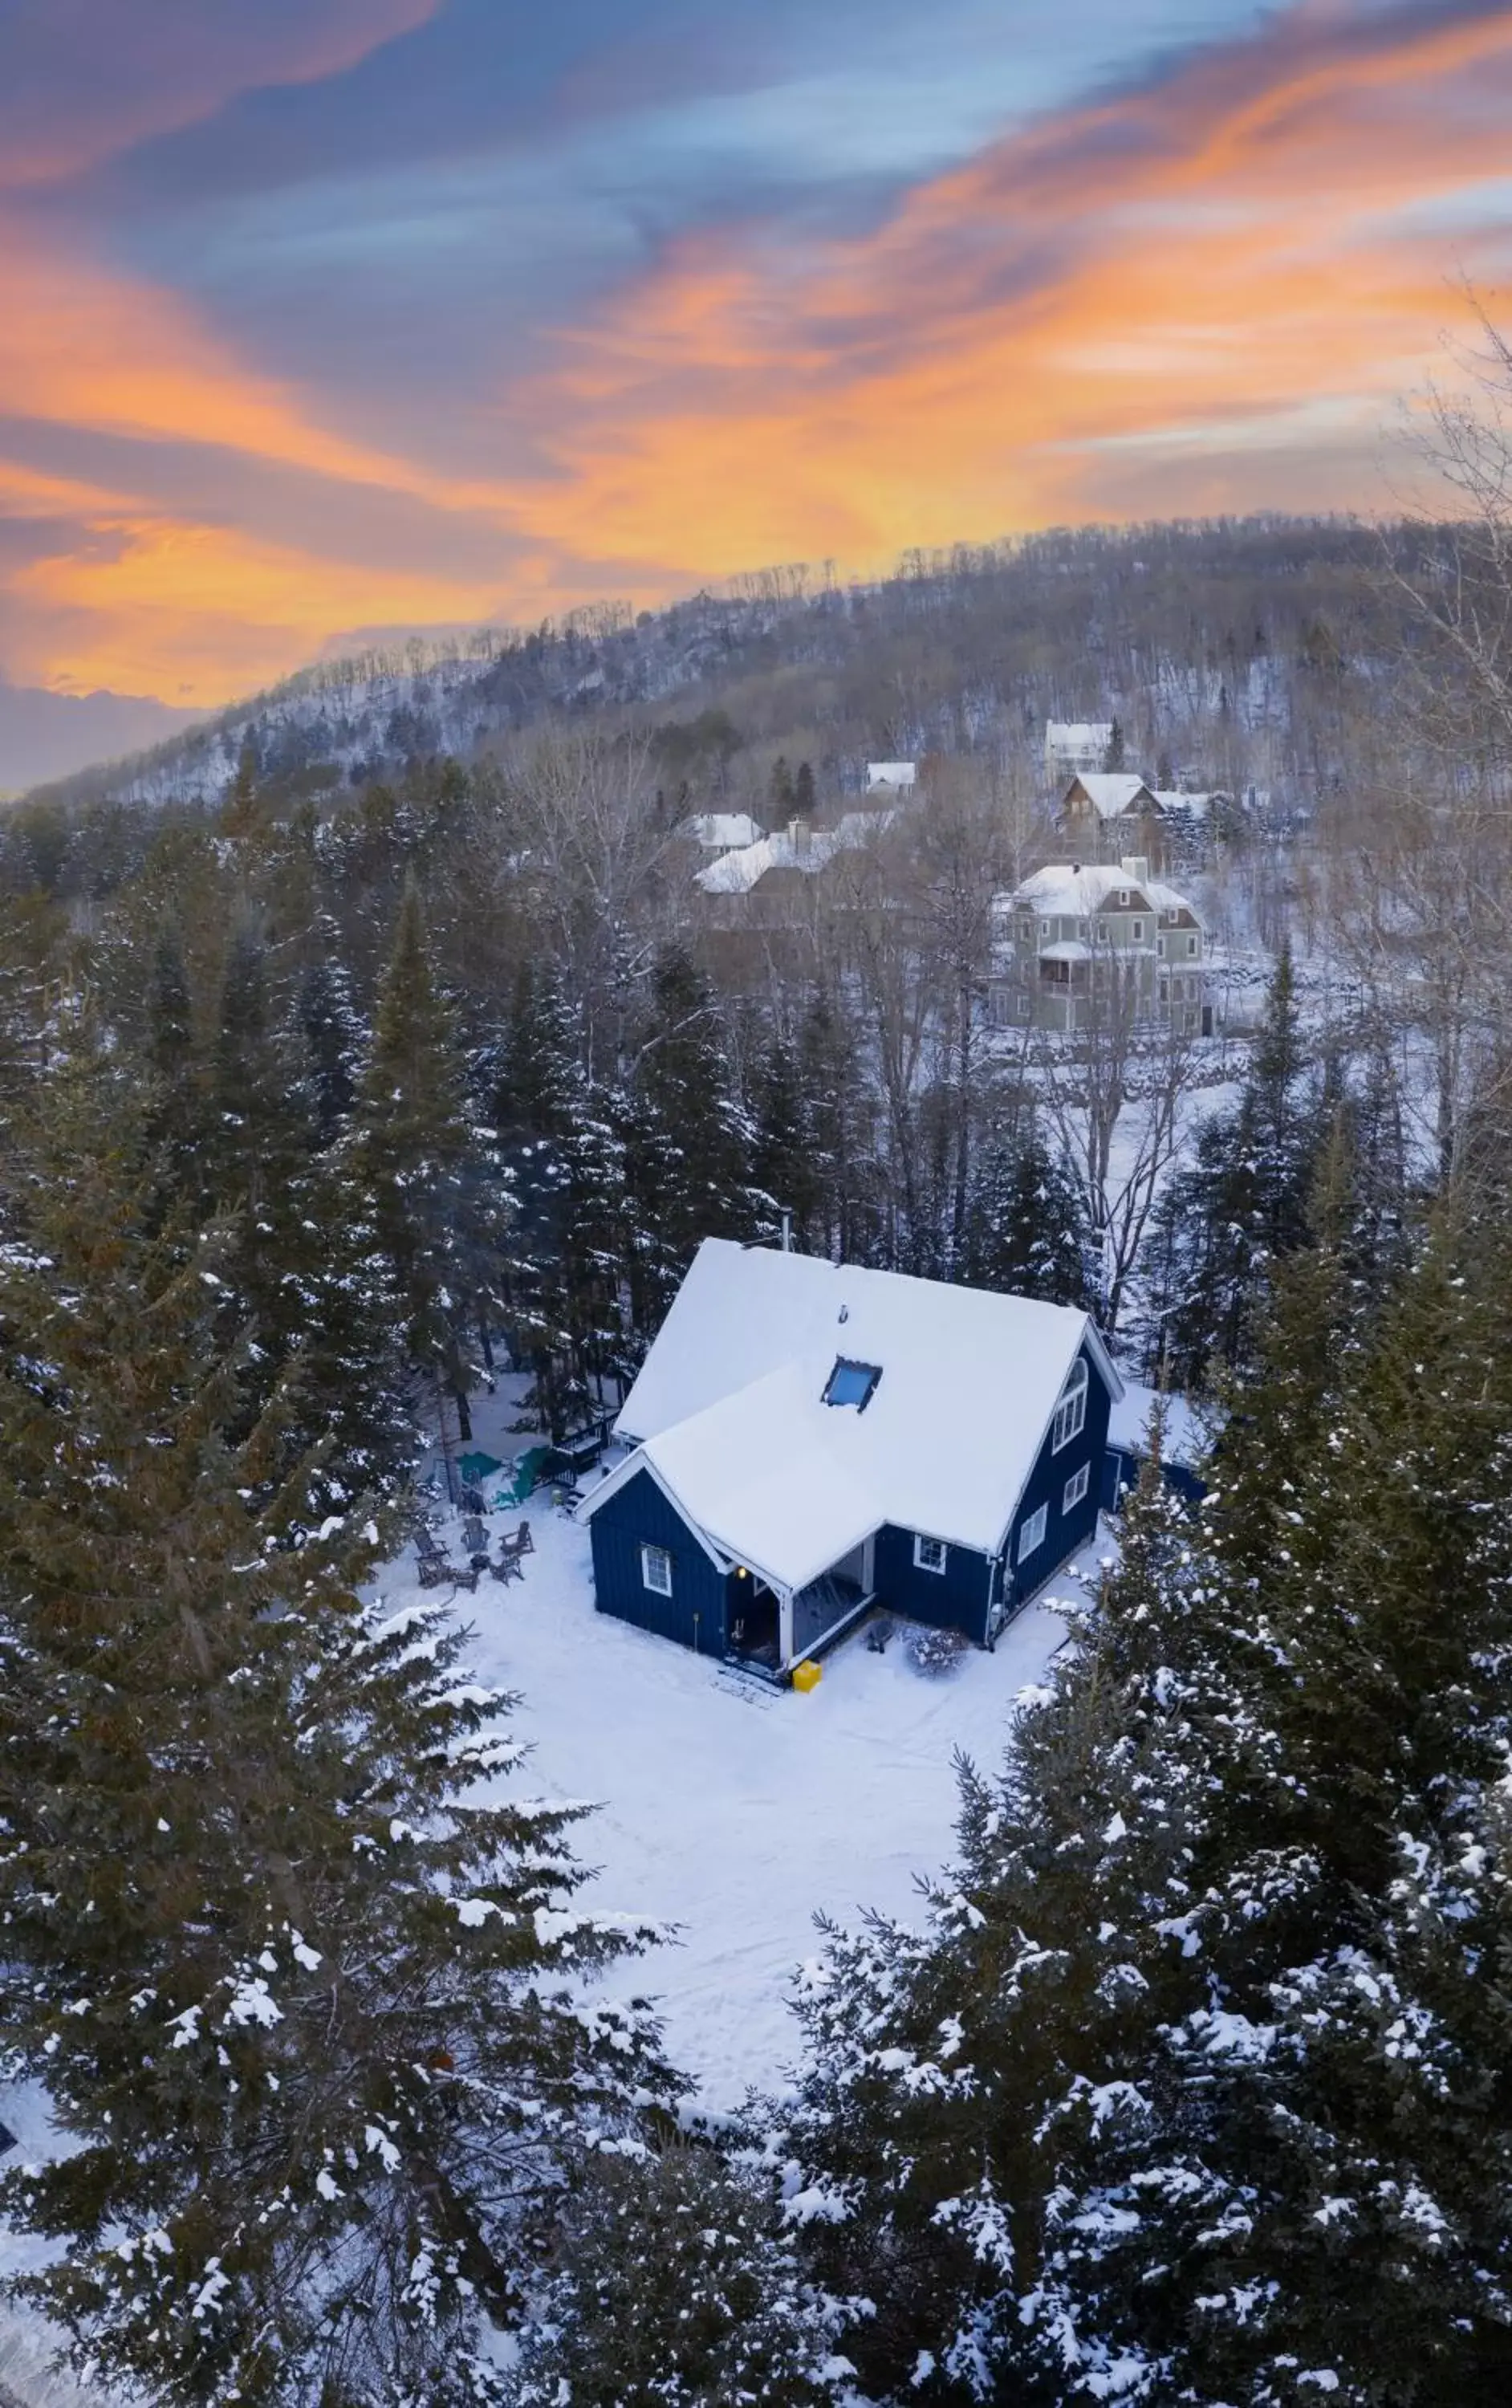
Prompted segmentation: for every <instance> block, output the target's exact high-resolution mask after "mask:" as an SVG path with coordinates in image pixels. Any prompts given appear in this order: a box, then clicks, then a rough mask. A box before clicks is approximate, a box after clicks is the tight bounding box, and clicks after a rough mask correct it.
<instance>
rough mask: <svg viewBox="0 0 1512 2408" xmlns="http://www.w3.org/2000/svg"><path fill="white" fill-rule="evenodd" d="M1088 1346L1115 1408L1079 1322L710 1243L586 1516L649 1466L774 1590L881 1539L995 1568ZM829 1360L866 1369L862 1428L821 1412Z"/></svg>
mask: <svg viewBox="0 0 1512 2408" xmlns="http://www.w3.org/2000/svg"><path fill="white" fill-rule="evenodd" d="M1087 1340H1090V1341H1091V1346H1092V1350H1093V1354H1094V1356H1095V1358H1096V1360H1097V1362H1098V1364H1099V1368H1100V1369H1102V1371H1103V1375H1104V1377H1105V1379H1106V1381H1107V1383H1108V1385H1109V1387H1110V1388H1111V1390H1112V1391H1113V1393H1114V1394H1115V1395H1119V1394H1120V1393H1121V1389H1120V1382H1119V1378H1118V1374H1117V1373H1116V1372H1115V1371H1114V1369H1113V1367H1112V1365H1111V1364H1110V1363H1109V1362H1108V1360H1107V1357H1106V1355H1105V1353H1104V1351H1103V1346H1102V1341H1101V1340H1100V1339H1099V1338H1098V1337H1097V1334H1096V1332H1095V1330H1094V1329H1093V1328H1092V1326H1091V1322H1090V1321H1089V1320H1088V1317H1087V1315H1086V1314H1085V1313H1083V1312H1073V1311H1071V1310H1070V1309H1069V1308H1067V1307H1065V1306H1063V1305H1054V1304H1039V1303H1035V1302H1034V1301H1032V1300H1031V1299H1030V1298H1028V1297H1010V1296H995V1295H991V1294H989V1293H987V1292H986V1291H985V1290H983V1289H980V1288H964V1287H948V1286H945V1285H943V1284H941V1283H939V1282H937V1281H934V1280H920V1279H908V1278H906V1277H904V1276H903V1275H902V1274H901V1273H897V1272H892V1271H875V1270H863V1269H859V1268H858V1267H856V1266H854V1265H850V1264H845V1265H839V1266H837V1265H834V1264H833V1263H828V1262H825V1261H822V1260H820V1259H819V1258H818V1257H816V1256H814V1255H810V1254H778V1253H776V1252H774V1251H772V1250H770V1249H768V1248H764V1247H757V1246H737V1245H734V1244H732V1243H731V1242H730V1241H729V1240H726V1239H722V1238H709V1239H706V1240H705V1242H704V1244H703V1245H702V1246H701V1247H700V1248H699V1250H698V1254H697V1255H696V1256H695V1258H694V1261H693V1265H692V1269H691V1270H690V1271H689V1273H688V1276H687V1278H686V1280H684V1282H683V1283H682V1286H681V1288H680V1289H679V1290H678V1296H677V1298H676V1301H675V1302H674V1304H673V1306H672V1310H671V1312H669V1313H668V1315H667V1317H666V1320H665V1322H664V1323H663V1326H662V1329H661V1332H660V1335H659V1336H658V1338H657V1340H656V1341H655V1343H654V1345H653V1346H652V1348H651V1350H650V1353H649V1355H648V1356H647V1358H646V1361H645V1364H644V1365H643V1367H642V1369H641V1372H640V1376H639V1378H638V1379H637V1380H636V1382H635V1386H634V1387H633V1388H632V1389H631V1391H630V1394H629V1396H628V1397H627V1398H625V1401H624V1405H623V1407H622V1408H621V1411H620V1419H619V1423H618V1425H617V1426H618V1429H619V1432H620V1436H621V1437H623V1438H628V1439H631V1440H634V1441H639V1448H638V1451H637V1452H636V1453H635V1455H631V1456H630V1457H629V1458H628V1459H627V1461H626V1462H625V1463H624V1464H622V1465H621V1466H620V1469H619V1470H618V1471H616V1472H615V1473H612V1474H611V1475H610V1479H609V1481H607V1482H606V1483H605V1484H604V1486H603V1487H602V1488H601V1489H598V1490H595V1491H594V1493H593V1495H592V1497H591V1498H589V1499H588V1500H587V1504H586V1507H585V1511H586V1512H590V1513H592V1511H593V1509H594V1507H595V1505H596V1504H597V1503H598V1502H599V1501H601V1500H602V1499H603V1498H604V1497H605V1496H606V1494H607V1493H609V1491H610V1489H611V1487H618V1486H621V1485H623V1484H624V1482H625V1481H626V1480H627V1479H629V1478H631V1477H633V1476H634V1472H635V1469H637V1468H638V1467H640V1466H641V1465H642V1464H649V1466H650V1467H651V1469H653V1470H654V1471H655V1473H656V1475H657V1477H658V1479H659V1480H660V1481H661V1483H662V1484H663V1486H664V1487H665V1488H666V1489H667V1490H668V1492H669V1493H670V1495H671V1496H672V1497H673V1498H674V1499H675V1501H676V1502H677V1504H678V1506H679V1508H680V1509H681V1511H682V1512H684V1514H685V1515H686V1516H687V1518H688V1519H689V1520H690V1521H691V1522H693V1523H695V1524H696V1525H697V1526H698V1527H700V1528H701V1529H702V1530H704V1531H705V1532H706V1534H707V1536H708V1537H709V1538H711V1539H712V1540H713V1541H715V1543H716V1544H717V1545H718V1546H719V1547H720V1549H721V1550H722V1551H723V1553H724V1554H725V1555H728V1556H729V1558H730V1560H731V1561H732V1562H734V1563H741V1564H746V1565H749V1567H750V1568H751V1569H752V1570H756V1571H759V1572H762V1573H763V1574H764V1575H765V1576H766V1577H767V1578H768V1579H770V1580H773V1581H775V1582H776V1583H777V1584H778V1585H779V1586H781V1587H784V1588H801V1587H803V1586H804V1585H805V1584H806V1583H807V1582H808V1581H810V1580H815V1579H817V1578H818V1576H819V1575H820V1572H822V1571H825V1570H828V1569H829V1567H830V1566H831V1565H832V1564H834V1562H836V1561H837V1560H838V1558H839V1557H840V1556H841V1555H845V1554H846V1553H847V1552H848V1551H849V1549H850V1548H851V1547H853V1546H855V1545H858V1544H859V1543H860V1541H862V1540H863V1539H864V1538H866V1537H867V1536H869V1535H870V1533H871V1532H872V1531H874V1530H877V1529H878V1528H880V1527H881V1525H882V1524H883V1523H884V1522H892V1523H895V1524H896V1525H898V1527H901V1528H903V1529H907V1530H918V1531H922V1532H924V1533H925V1534H926V1535H927V1536H928V1537H930V1538H936V1539H944V1540H946V1541H949V1542H951V1543H954V1544H956V1545H960V1546H966V1547H972V1548H975V1549H977V1551H978V1552H979V1553H981V1554H983V1555H992V1554H995V1553H996V1551H997V1549H998V1548H999V1546H1000V1545H1001V1544H1002V1541H1003V1539H1004V1537H1005V1535H1006V1531H1007V1529H1008V1527H1009V1526H1010V1524H1011V1522H1012V1520H1013V1515H1014V1512H1015V1509H1016V1507H1017V1505H1018V1501H1019V1498H1020V1493H1021V1491H1022V1488H1023V1484H1024V1482H1025V1481H1026V1480H1027V1479H1028V1477H1029V1474H1030V1472H1031V1470H1032V1469H1033V1468H1034V1458H1035V1456H1036V1455H1037V1454H1038V1452H1039V1448H1040V1445H1041V1442H1042V1441H1043V1439H1044V1436H1045V1432H1046V1430H1047V1428H1048V1425H1049V1421H1050V1417H1051V1415H1052V1413H1053V1412H1054V1411H1055V1406H1056V1401H1057V1399H1058V1398H1059V1397H1060V1394H1061V1391H1062V1389H1063V1386H1064V1384H1065V1381H1066V1377H1067V1374H1068V1373H1069V1371H1070V1369H1071V1367H1072V1365H1073V1363H1074V1362H1075V1360H1076V1357H1077V1351H1078V1349H1079V1348H1080V1347H1081V1346H1082V1344H1083V1342H1084V1341H1087ZM842 1357H843V1358H845V1359H846V1360H849V1361H853V1362H859V1363H867V1364H874V1365H876V1366H877V1368H878V1369H879V1370H880V1373H881V1377H880V1379H879V1380H878V1382H877V1386H876V1388H875V1390H874V1391H873V1393H872V1395H871V1397H870V1398H869V1400H868V1402H867V1404H866V1406H865V1408H864V1410H863V1411H860V1412H858V1411H857V1410H856V1409H855V1408H854V1407H853V1406H844V1405H841V1406H835V1405H826V1404H825V1402H824V1401H823V1397H824V1388H825V1384H826V1383H827V1382H828V1380H829V1377H830V1374H831V1372H832V1371H833V1369H834V1365H835V1362H836V1360H837V1359H839V1358H842Z"/></svg>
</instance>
